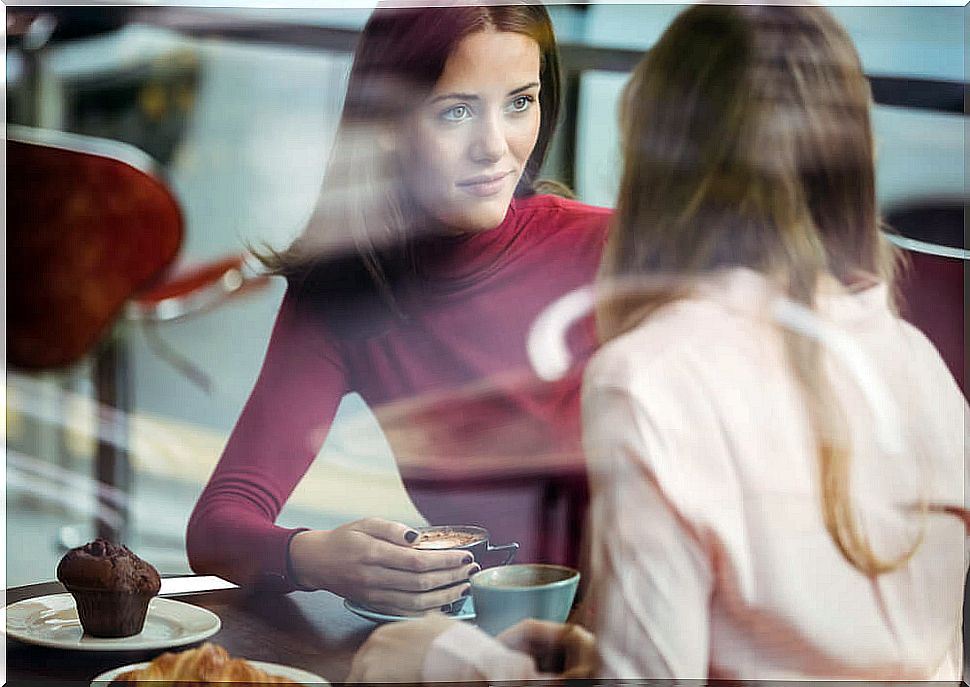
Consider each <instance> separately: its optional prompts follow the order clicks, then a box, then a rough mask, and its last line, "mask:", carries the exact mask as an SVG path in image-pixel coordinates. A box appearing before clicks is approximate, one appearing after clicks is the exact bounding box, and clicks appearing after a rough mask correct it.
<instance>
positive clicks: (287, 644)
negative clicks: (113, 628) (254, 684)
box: [7, 582, 376, 687]
mask: <svg viewBox="0 0 970 687" xmlns="http://www.w3.org/2000/svg"><path fill="white" fill-rule="evenodd" d="M63 591H64V587H62V586H61V585H60V584H59V583H57V582H45V583H42V584H33V585H28V586H25V587H14V588H11V589H8V590H7V603H8V604H12V603H14V602H17V601H21V600H23V599H29V598H33V597H37V596H43V595H46V594H57V593H60V592H63ZM170 598H177V599H178V600H180V601H184V602H187V603H191V604H194V605H196V606H200V607H202V608H207V609H209V610H210V611H212V612H213V613H215V614H216V615H218V616H219V618H221V619H222V629H220V630H219V632H218V633H216V634H215V635H213V636H212V637H211V638H210V639H209V640H207V641H212V642H215V643H218V644H221V645H222V646H224V647H225V648H226V649H227V650H228V651H229V653H230V654H232V655H233V656H240V657H243V658H248V659H252V660H257V661H271V662H273V663H282V664H285V665H289V666H293V667H295V668H302V669H304V670H309V671H310V672H312V673H316V674H317V675H320V676H322V677H324V678H326V679H327V680H330V681H331V682H341V681H343V680H344V679H345V678H346V677H347V674H348V673H349V672H350V662H351V660H352V658H353V655H354V652H356V651H357V649H358V647H360V645H361V644H362V643H363V642H364V640H365V639H366V638H367V636H368V635H369V634H370V632H371V631H372V630H373V629H374V628H375V627H376V626H375V625H374V624H373V623H371V622H369V621H367V620H364V619H363V618H359V617H357V616H356V615H354V614H352V613H351V612H350V611H348V610H346V609H345V608H344V607H343V599H341V598H340V597H337V596H334V595H333V594H330V593H329V592H294V593H293V594H289V595H285V596H280V595H265V594H262V595H261V594H256V593H253V592H249V591H244V590H239V589H234V590H229V591H219V592H211V593H204V594H194V595H187V596H182V597H170ZM160 653H162V651H160V650H154V651H130V652H128V651H126V652H120V651H112V652H94V651H67V650H60V649H48V648H44V647H38V646H33V645H28V644H22V643H20V642H17V641H14V640H10V639H7V685H10V686H11V687H28V686H30V687H38V685H45V686H46V685H53V684H55V683H56V684H57V685H58V686H60V685H70V686H71V687H74V686H75V685H78V686H80V685H84V686H85V687H87V685H89V684H90V681H91V679H92V678H94V677H96V676H97V675H100V674H101V673H103V672H104V671H106V670H110V669H112V668H115V667H118V666H122V665H127V664H129V663H138V662H140V661H148V660H151V659H152V658H154V657H155V656H157V655H158V654H160Z"/></svg>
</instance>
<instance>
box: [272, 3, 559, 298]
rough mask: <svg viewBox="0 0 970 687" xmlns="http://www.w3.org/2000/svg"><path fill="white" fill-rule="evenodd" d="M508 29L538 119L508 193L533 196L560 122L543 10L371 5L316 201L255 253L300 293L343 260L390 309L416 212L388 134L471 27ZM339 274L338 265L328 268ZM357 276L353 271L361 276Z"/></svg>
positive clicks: (533, 6)
mask: <svg viewBox="0 0 970 687" xmlns="http://www.w3.org/2000/svg"><path fill="white" fill-rule="evenodd" d="M486 30H492V31H508V32H514V33H520V34H524V35H526V36H529V37H530V38H532V39H534V40H535V41H536V43H537V44H538V45H539V52H540V73H539V80H540V91H539V106H540V112H541V114H540V122H539V134H538V140H537V142H536V145H535V148H534V149H533V152H532V155H531V157H530V158H529V160H528V162H527V163H526V166H525V171H524V173H523V175H522V178H521V180H520V181H519V184H518V187H517V188H516V191H515V195H516V196H517V197H523V196H528V195H532V194H534V193H535V192H536V189H535V186H536V179H537V176H538V174H539V169H540V167H541V166H542V163H543V161H544V159H545V156H546V151H547V149H548V146H549V142H550V140H551V138H552V135H553V133H554V130H555V127H556V123H557V121H558V118H559V106H560V89H561V86H560V80H561V76H560V66H559V53H558V48H557V46H556V40H555V34H554V32H553V27H552V22H551V20H550V18H549V14H548V12H547V11H546V9H545V7H543V6H542V5H541V4H540V3H538V2H535V1H534V0H528V1H524V0H520V1H519V2H512V3H509V4H502V5H498V4H496V5H492V4H484V3H483V4H448V5H446V6H443V7H442V6H439V7H403V8H402V7H397V8H395V7H378V8H377V9H376V10H374V12H373V13H372V14H371V16H370V19H369V20H368V22H367V24H366V25H365V27H364V29H363V31H362V33H361V35H360V38H359V41H358V43H357V47H356V50H355V53H354V61H353V65H352V67H351V70H350V77H349V82H348V85H347V95H346V99H345V101H344V107H343V114H342V116H341V121H340V124H339V127H338V130H337V134H336V138H335V142H334V145H333V149H332V152H331V158H330V163H329V165H328V168H327V170H326V173H325V175H324V179H323V184H322V188H321V191H320V196H319V201H318V204H317V206H316V209H315V211H314V213H313V215H312V217H311V219H310V221H309V222H308V224H307V226H306V228H305V230H304V231H303V233H302V235H301V236H300V237H299V238H297V239H296V240H295V241H294V242H293V244H292V245H291V246H290V247H289V248H288V249H286V250H285V251H282V252H280V253H274V252H269V253H268V254H266V255H263V256H262V259H263V262H264V264H265V265H266V266H267V267H268V268H269V269H270V270H271V271H272V272H274V273H276V274H282V275H285V276H287V277H288V278H289V279H290V283H291V286H297V287H298V290H303V291H313V290H320V288H324V290H326V287H321V284H330V282H331V281H332V280H331V279H326V278H324V279H322V280H321V279H317V278H315V277H317V276H319V275H314V270H315V269H317V268H318V267H320V265H321V262H324V261H327V260H330V259H332V258H333V257H334V256H335V255H337V256H344V257H346V256H350V258H349V260H344V261H343V262H342V264H341V267H340V269H343V271H345V272H347V271H348V270H349V272H353V271H354V270H353V267H354V266H355V265H358V266H360V267H362V268H363V271H361V274H359V275H358V277H360V278H357V277H353V276H351V277H345V278H350V279H351V280H354V279H356V280H357V282H358V283H357V286H358V287H359V286H366V284H365V285H362V284H360V283H359V282H360V281H364V282H370V286H371V287H373V288H376V290H377V293H378V295H379V298H380V300H381V301H383V303H384V305H385V306H387V307H388V308H389V309H390V310H391V311H392V312H395V313H397V314H398V315H401V313H400V312H399V311H398V310H397V307H398V305H397V301H396V299H395V294H394V281H395V273H398V272H400V271H402V270H403V271H408V270H413V269H414V268H415V266H414V264H413V262H414V258H413V250H412V246H413V242H414V241H415V239H416V238H420V234H421V230H420V227H417V226H415V225H416V223H419V222H420V221H421V220H422V213H421V212H420V211H419V210H418V209H417V208H416V207H415V204H414V202H413V200H412V199H410V198H409V197H408V196H407V194H406V193H405V192H404V188H403V184H402V183H401V179H400V178H399V177H400V174H401V171H400V170H399V168H398V165H397V164H396V160H395V151H394V147H393V144H392V143H388V138H389V134H390V132H392V131H393V130H394V129H395V128H396V127H397V125H398V124H399V123H400V122H401V121H402V120H403V118H404V117H406V116H408V115H409V114H410V113H411V112H413V111H414V110H415V108H416V107H417V106H418V105H419V104H420V103H421V102H422V101H423V100H424V99H425V98H427V96H428V94H429V93H430V92H431V90H432V88H433V87H434V85H435V83H436V82H437V81H438V79H439V77H440V76H441V74H442V72H443V71H444V68H445V63H446V61H447V60H448V57H449V56H450V55H451V54H452V53H453V52H454V51H455V49H456V48H457V46H458V44H459V42H460V41H461V40H462V39H463V38H465V37H466V36H468V35H470V34H472V33H475V32H478V31H486ZM326 269H328V270H330V271H335V270H336V271H339V269H338V268H337V267H333V266H331V267H327V268H326ZM358 271H360V270H358Z"/></svg>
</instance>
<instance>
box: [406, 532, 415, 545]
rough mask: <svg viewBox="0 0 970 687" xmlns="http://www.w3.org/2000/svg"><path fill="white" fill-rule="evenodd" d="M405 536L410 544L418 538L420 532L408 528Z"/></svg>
mask: <svg viewBox="0 0 970 687" xmlns="http://www.w3.org/2000/svg"><path fill="white" fill-rule="evenodd" d="M404 538H405V539H406V540H407V542H408V544H413V543H414V540H415V539H417V538H418V533H417V532H415V531H414V530H408V533H407V534H405V535H404Z"/></svg>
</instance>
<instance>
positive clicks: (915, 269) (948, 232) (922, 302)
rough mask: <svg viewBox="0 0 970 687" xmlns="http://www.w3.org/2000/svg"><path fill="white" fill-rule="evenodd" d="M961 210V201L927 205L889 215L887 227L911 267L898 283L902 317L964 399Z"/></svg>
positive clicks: (967, 258)
mask: <svg viewBox="0 0 970 687" xmlns="http://www.w3.org/2000/svg"><path fill="white" fill-rule="evenodd" d="M964 207H965V201H963V200H962V199H951V200H940V201H928V202H925V203H921V204H918V205H910V206H907V207H904V208H899V209H897V210H895V211H892V212H890V213H888V214H887V216H886V221H887V223H888V224H889V225H890V227H892V229H894V230H895V231H897V232H899V233H898V234H890V239H891V240H892V241H893V243H895V244H896V245H898V246H899V247H900V248H902V249H903V250H904V251H906V255H907V262H908V263H909V264H908V265H907V268H906V269H904V270H903V272H902V274H901V275H900V279H899V282H898V288H899V293H900V295H901V296H902V299H901V300H902V302H901V314H902V316H903V317H905V318H906V319H907V320H908V321H909V322H911V323H912V324H913V325H915V326H916V327H918V328H919V329H920V330H921V331H922V332H923V333H924V334H926V336H927V338H929V340H930V341H932V342H933V345H934V346H936V348H937V350H939V352H940V355H941V356H943V360H945V361H946V364H947V366H948V367H949V368H950V372H952V373H953V376H954V377H955V378H956V380H957V384H959V385H960V389H961V390H962V391H963V393H964V395H966V393H967V387H966V373H967V355H966V303H965V301H964V294H965V293H966V289H965V286H966V283H967V282H966V279H967V269H968V266H970V250H967V248H966V244H965V242H964V221H965V220H964Z"/></svg>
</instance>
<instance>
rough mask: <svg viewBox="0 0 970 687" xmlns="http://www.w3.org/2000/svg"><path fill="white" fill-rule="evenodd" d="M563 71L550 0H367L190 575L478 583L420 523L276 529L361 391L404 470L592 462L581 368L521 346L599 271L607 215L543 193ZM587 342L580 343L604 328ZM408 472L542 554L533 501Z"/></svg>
mask: <svg viewBox="0 0 970 687" xmlns="http://www.w3.org/2000/svg"><path fill="white" fill-rule="evenodd" d="M558 69H559V66H558V56H557V52H556V46H555V38H554V36H553V33H552V26H551V23H550V22H549V17H548V14H547V13H546V11H545V9H544V8H543V7H542V6H541V5H536V4H515V5H505V6H484V5H482V6H462V7H459V6H453V7H447V8H412V9H386V8H379V9H378V10H376V11H375V12H374V14H373V15H372V17H371V19H370V21H369V22H368V24H367V26H366V27H365V28H364V31H363V33H362V35H361V39H360V43H359V44H358V47H357V52H356V55H355V60H354V65H353V67H352V70H351V76H350V82H349V85H348V92H347V99H346V102H345V105H344V114H343V118H342V121H341V126H340V130H339V131H338V134H337V139H336V141H335V144H334V153H333V158H332V162H331V164H330V166H329V168H328V171H327V175H326V177H325V179H324V184H323V192H322V194H321V201H320V204H319V206H318V208H317V211H316V212H315V214H314V217H313V218H312V220H311V222H310V224H309V226H308V228H307V230H306V231H305V232H304V234H303V235H302V236H301V237H300V238H299V239H297V241H296V242H295V243H294V244H293V245H292V246H291V247H290V248H289V249H288V250H287V251H285V252H284V253H282V254H278V255H273V256H271V258H269V259H268V260H267V261H268V262H269V263H270V266H271V267H272V268H273V269H274V270H276V271H277V272H278V273H280V274H284V275H286V276H287V278H288V281H289V288H288V291H287V294H286V297H285V298H284V301H283V304H282V306H281V308H280V313H279V316H278V319H277V322H276V326H275V329H274V331H273V335H272V339H271V341H270V344H269V349H268V351H267V353H266V358H265V361H264V363H263V368H262V371H261V373H260V376H259V379H258V381H257V383H256V387H255V388H254V390H253V392H252V395H251V397H250V399H249V401H248V403H247V404H246V407H245V409H244V410H243V413H242V415H241V417H240V419H239V421H238V423H237V425H236V427H235V429H234V431H233V433H232V435H231V437H230V439H229V443H228V445H227V446H226V449H225V452H224V454H223V456H222V458H221V460H220V462H219V465H218V466H217V467H216V470H215V472H214V474H213V475H212V477H211V479H210V481H209V484H208V485H207V487H206V489H205V491H204V492H203V494H202V496H201V497H200V499H199V502H198V504H197V505H196V508H195V511H194V512H193V514H192V518H191V521H190V523H189V530H188V553H189V559H190V562H191V564H192V567H193V568H194V569H195V570H196V571H198V572H212V573H216V574H220V575H222V576H224V577H227V578H229V579H232V580H233V581H236V582H239V583H242V584H262V585H268V586H270V587H273V588H276V589H279V590H283V591H288V590H292V589H295V588H302V589H327V590H330V591H332V592H334V593H337V594H340V595H342V596H345V597H348V598H351V599H353V600H355V601H357V602H358V603H362V604H366V605H367V606H369V607H371V608H375V609H377V610H383V611H386V612H390V613H416V612H421V611H424V610H428V609H435V608H440V607H442V606H445V605H447V604H450V603H452V602H453V601H455V600H457V599H458V598H460V597H461V596H462V595H464V594H466V593H467V589H468V585H467V584H464V581H465V580H467V578H468V576H469V575H470V574H471V573H473V572H474V571H475V570H476V569H477V563H475V562H473V561H472V560H470V558H468V557H466V554H464V553H463V552H456V551H419V550H416V549H414V548H412V544H413V542H414V538H415V537H416V533H415V532H413V531H412V530H411V529H410V528H408V527H407V526H406V525H403V524H401V523H393V522H388V521H384V520H379V519H368V520H363V521H358V522H354V523H349V524H347V525H343V526H341V527H338V528H336V529H334V530H329V531H320V530H304V529H295V530H291V529H286V528H282V527H278V526H277V525H275V519H276V516H277V515H278V514H279V511H280V509H281V508H282V506H283V504H284V503H285V501H286V499H287V498H288V497H289V495H290V494H291V493H292V491H293V489H294V488H295V487H296V485H297V483H298V482H299V480H300V479H301V478H302V476H303V474H304V473H305V472H306V470H307V469H308V468H309V466H310V464H311V462H312V461H313V459H314V458H315V456H316V454H317V452H318V450H319V448H320V445H321V444H322V442H323V439H324V437H325V436H326V431H327V429H328V428H329V426H330V423H331V421H332V419H333V416H334V413H335V411H336V409H337V406H338V404H339V403H340V400H341V398H342V397H343V396H344V395H345V394H347V393H349V392H352V391H356V392H358V393H359V394H360V395H361V396H362V397H363V398H364V400H365V401H367V402H368V404H369V405H370V406H371V407H372V408H373V409H374V411H375V414H376V416H377V418H378V421H379V422H380V424H381V427H382V429H383V430H384V432H385V434H386V435H387V438H388V441H389V443H390V445H391V448H392V450H393V452H394V454H395V457H396V458H397V459H398V461H399V462H400V463H401V464H402V466H412V467H414V466H419V464H420V465H424V466H433V469H435V470H446V469H447V466H448V465H457V466H460V467H461V468H462V471H463V472H462V474H474V473H476V472H490V473H492V474H494V473H502V474H506V475H513V476H514V475H517V474H522V475H527V474H529V472H530V471H532V472H533V473H534V472H535V471H536V470H538V469H541V468H543V467H544V466H548V468H549V469H557V468H561V467H563V466H565V465H572V466H575V465H576V464H578V463H581V460H582V458H581V450H580V444H579V422H578V420H579V410H578V383H579V377H578V374H575V375H573V376H571V377H569V378H567V379H566V381H564V382H559V383H557V384H544V383H541V382H539V380H538V379H536V378H535V377H534V376H533V375H532V374H531V372H530V371H529V368H528V364H527V360H526V351H525V338H526V333H527V331H528V329H529V326H530V325H531V323H532V322H533V320H534V319H535V318H536V316H537V315H538V314H539V313H540V312H541V311H542V309H543V308H544V307H546V306H547V305H549V304H550V303H551V302H552V301H554V300H556V299H557V298H558V297H560V296H561V295H563V294H565V293H567V292H568V291H570V290H572V289H574V288H577V287H578V286H581V285H583V284H588V283H589V282H591V281H592V280H593V278H594V275H595V271H596V268H597V265H598V262H599V257H600V253H601V248H602V245H603V242H604V241H605V238H606V229H607V225H608V222H609V212H608V211H606V210H603V209H599V208H593V207H589V206H585V205H582V204H580V203H577V202H575V201H571V200H566V199H563V198H560V197H557V196H550V195H540V194H537V193H536V192H535V177H536V175H537V172H538V169H539V167H540V165H541V163H542V160H543V158H544V155H545V151H546V148H547V146H548V143H549V139H550V137H551V135H552V131H553V129H554V127H555V123H556V119H557V113H558V104H559V102H558V101H559V74H558ZM347 245H350V246H353V248H352V249H351V250H347V249H346V246H347ZM573 343H574V345H575V348H576V353H577V354H578V357H579V358H580V359H585V357H586V356H588V354H589V353H590V352H591V351H592V348H593V346H594V337H593V334H592V332H591V330H587V329H582V330H581V331H578V332H576V337H575V340H574V342H573ZM426 469H427V468H426ZM402 472H403V478H404V483H405V486H406V487H407V488H408V491H409V493H410V495H411V497H412V499H413V500H414V502H415V505H416V506H417V507H418V509H419V510H420V511H421V512H422V513H423V514H424V515H425V517H427V518H428V520H429V521H431V522H433V523H442V524H461V523H469V522H479V523H480V524H482V525H484V526H486V527H488V528H489V530H490V532H491V533H492V537H493V540H494V541H497V542H504V541H509V540H517V541H520V543H522V544H524V545H525V546H524V547H523V550H522V551H521V557H522V558H523V559H529V558H532V557H534V556H535V554H536V551H535V544H536V542H535V534H534V533H533V532H531V531H530V527H529V525H531V524H532V523H531V521H530V520H529V519H526V518H524V514H523V513H521V512H516V510H515V509H514V508H505V507H503V504H495V505H492V507H490V508H488V509H487V511H484V512H483V511H482V510H480V505H479V506H476V505H474V503H475V502H474V500H470V499H468V495H467V494H462V495H460V496H459V497H454V496H449V495H448V494H440V493H438V494H432V493H430V492H424V491H422V490H421V489H420V488H417V487H416V485H415V484H414V481H413V480H412V479H409V476H410V475H412V474H419V473H420V469H418V468H417V467H415V469H413V470H408V469H406V470H403V471H402ZM523 479H524V477H523ZM483 513H484V515H483ZM576 536H577V537H578V536H579V534H578V533H576ZM566 562H572V563H574V562H575V561H566ZM429 590H430V591H429Z"/></svg>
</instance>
